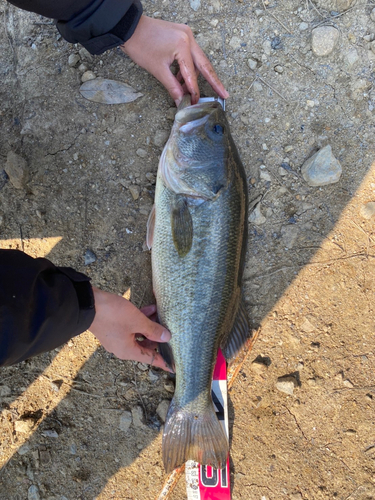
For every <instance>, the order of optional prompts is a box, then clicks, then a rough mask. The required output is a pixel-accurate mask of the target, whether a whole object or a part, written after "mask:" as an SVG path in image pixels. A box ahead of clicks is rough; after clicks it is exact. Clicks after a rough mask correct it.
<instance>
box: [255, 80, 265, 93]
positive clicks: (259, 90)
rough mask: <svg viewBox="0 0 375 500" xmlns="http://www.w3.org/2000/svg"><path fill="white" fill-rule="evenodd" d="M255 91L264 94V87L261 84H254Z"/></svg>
mask: <svg viewBox="0 0 375 500" xmlns="http://www.w3.org/2000/svg"><path fill="white" fill-rule="evenodd" d="M253 89H254V90H255V92H262V90H263V86H262V84H261V83H260V82H254V83H253Z"/></svg>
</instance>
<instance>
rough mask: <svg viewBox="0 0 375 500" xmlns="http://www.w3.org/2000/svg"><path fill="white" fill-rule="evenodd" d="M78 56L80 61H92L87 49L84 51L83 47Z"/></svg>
mask: <svg viewBox="0 0 375 500" xmlns="http://www.w3.org/2000/svg"><path fill="white" fill-rule="evenodd" d="M79 55H80V56H81V59H86V61H92V60H93V57H92V55H91V54H90V52H89V51H88V50H87V49H85V48H84V47H82V48H81V49H80V50H79Z"/></svg>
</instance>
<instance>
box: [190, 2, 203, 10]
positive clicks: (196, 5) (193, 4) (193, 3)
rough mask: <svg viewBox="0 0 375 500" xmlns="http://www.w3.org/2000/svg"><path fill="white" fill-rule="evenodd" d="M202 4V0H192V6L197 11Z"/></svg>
mask: <svg viewBox="0 0 375 500" xmlns="http://www.w3.org/2000/svg"><path fill="white" fill-rule="evenodd" d="M200 6H201V0H190V7H191V8H192V9H193V10H194V11H195V12H196V11H197V10H198V9H199V7H200Z"/></svg>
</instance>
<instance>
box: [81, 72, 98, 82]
mask: <svg viewBox="0 0 375 500" xmlns="http://www.w3.org/2000/svg"><path fill="white" fill-rule="evenodd" d="M95 78H96V74H95V73H94V72H93V71H85V72H84V73H83V75H82V76H81V82H82V83H85V82H88V81H89V80H95Z"/></svg>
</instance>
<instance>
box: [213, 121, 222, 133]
mask: <svg viewBox="0 0 375 500" xmlns="http://www.w3.org/2000/svg"><path fill="white" fill-rule="evenodd" d="M212 131H213V132H215V134H218V135H223V134H224V128H223V127H222V126H221V125H219V124H218V123H216V125H214V126H213V127H212Z"/></svg>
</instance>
